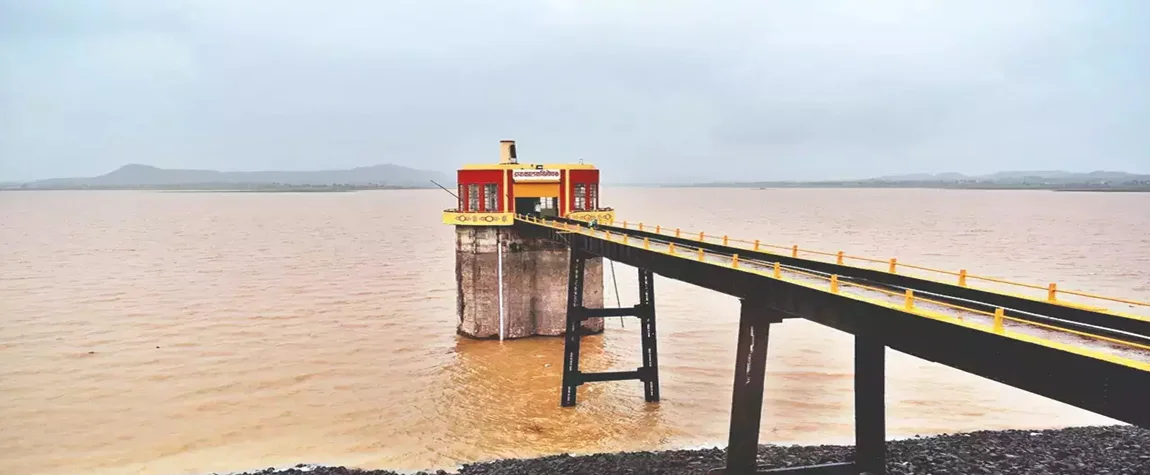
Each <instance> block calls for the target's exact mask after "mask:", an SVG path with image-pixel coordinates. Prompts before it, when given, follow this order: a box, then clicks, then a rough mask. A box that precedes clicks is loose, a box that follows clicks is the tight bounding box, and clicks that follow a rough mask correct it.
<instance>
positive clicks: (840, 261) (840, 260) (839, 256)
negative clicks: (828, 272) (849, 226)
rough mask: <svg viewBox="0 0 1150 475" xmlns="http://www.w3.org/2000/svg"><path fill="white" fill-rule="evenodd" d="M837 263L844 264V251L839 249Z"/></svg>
mask: <svg viewBox="0 0 1150 475" xmlns="http://www.w3.org/2000/svg"><path fill="white" fill-rule="evenodd" d="M835 264H838V265H840V266H841V265H843V251H839V254H838V259H837V260H835Z"/></svg>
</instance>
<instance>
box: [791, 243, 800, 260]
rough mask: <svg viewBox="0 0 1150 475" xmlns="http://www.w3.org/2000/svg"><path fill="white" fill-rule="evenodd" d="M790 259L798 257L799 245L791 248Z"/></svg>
mask: <svg viewBox="0 0 1150 475" xmlns="http://www.w3.org/2000/svg"><path fill="white" fill-rule="evenodd" d="M791 257H799V245H798V244H795V245H794V246H791Z"/></svg>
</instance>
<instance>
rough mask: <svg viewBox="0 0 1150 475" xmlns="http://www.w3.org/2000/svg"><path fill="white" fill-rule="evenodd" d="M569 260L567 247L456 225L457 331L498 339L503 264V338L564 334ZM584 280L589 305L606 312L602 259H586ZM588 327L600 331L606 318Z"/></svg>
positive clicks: (588, 323) (590, 322)
mask: <svg viewBox="0 0 1150 475" xmlns="http://www.w3.org/2000/svg"><path fill="white" fill-rule="evenodd" d="M500 246H501V247H502V248H503V249H502V251H503V253H502V254H503V255H502V256H500V255H499V247H500ZM569 259H570V250H569V249H568V247H567V246H566V245H565V244H563V243H556V242H555V241H551V240H546V239H539V238H526V237H522V236H519V234H518V233H517V232H515V230H514V228H511V227H503V226H456V227H455V279H456V282H457V285H458V292H457V295H458V304H457V309H458V315H459V326H458V328H457V331H458V332H459V333H460V334H463V335H466V336H469V337H473V338H499V320H500V318H499V311H500V308H499V307H500V302H499V296H500V290H499V277H500V275H499V274H500V265H499V262H500V260H502V264H503V265H502V278H503V291H502V295H503V321H504V338H507V339H509V338H523V337H529V336H535V335H546V336H559V335H563V334H564V333H565V329H566V324H567V320H566V318H567V272H568V268H569ZM584 279H585V280H584V286H583V302H584V306H586V307H588V308H602V307H603V259H602V258H600V257H595V258H591V259H588V260H587V267H586V276H585V277H584ZM583 327H584V328H586V329H587V330H590V331H592V332H601V331H603V319H601V318H594V319H590V320H587V321H585V322H583Z"/></svg>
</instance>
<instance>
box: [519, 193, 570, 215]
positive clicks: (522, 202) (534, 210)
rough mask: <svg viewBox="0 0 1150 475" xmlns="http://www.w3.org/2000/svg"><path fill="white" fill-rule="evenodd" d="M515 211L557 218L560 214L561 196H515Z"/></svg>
mask: <svg viewBox="0 0 1150 475" xmlns="http://www.w3.org/2000/svg"><path fill="white" fill-rule="evenodd" d="M515 212H516V213H519V214H526V215H529V216H535V217H537V218H538V217H543V218H555V217H558V216H559V198H558V197H555V196H544V197H542V198H515Z"/></svg>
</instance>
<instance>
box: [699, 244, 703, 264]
mask: <svg viewBox="0 0 1150 475" xmlns="http://www.w3.org/2000/svg"><path fill="white" fill-rule="evenodd" d="M699 262H703V248H701V247H700V248H699Z"/></svg>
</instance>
